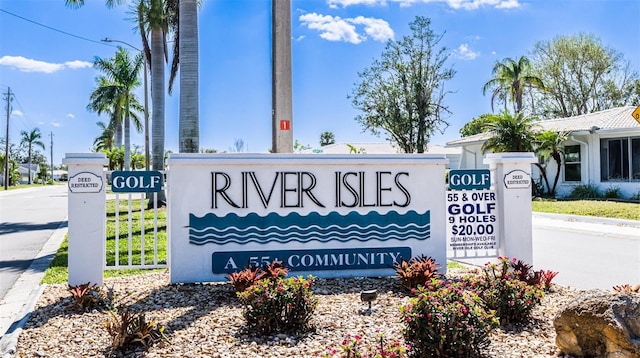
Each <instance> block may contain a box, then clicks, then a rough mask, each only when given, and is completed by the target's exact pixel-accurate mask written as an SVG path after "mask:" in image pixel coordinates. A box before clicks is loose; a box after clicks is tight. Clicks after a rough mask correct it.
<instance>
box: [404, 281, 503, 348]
mask: <svg viewBox="0 0 640 358" xmlns="http://www.w3.org/2000/svg"><path fill="white" fill-rule="evenodd" d="M414 293H416V294H417V296H415V297H412V298H410V299H409V303H408V304H407V305H404V306H401V307H400V316H401V319H402V321H403V322H404V323H405V328H404V329H403V335H404V339H405V342H407V345H408V346H409V347H411V354H412V355H414V356H417V357H426V356H428V357H474V356H479V355H480V351H481V350H482V349H483V348H485V347H486V346H488V345H489V343H490V340H489V332H490V331H491V329H492V328H494V327H495V326H496V325H497V324H498V321H497V320H496V319H495V317H494V316H493V315H492V314H491V313H490V312H487V311H486V310H485V309H484V308H483V305H482V302H481V300H480V297H479V296H478V295H476V294H475V293H474V292H473V291H472V290H466V289H465V285H464V283H452V282H449V281H447V282H444V281H441V280H432V281H431V284H430V285H427V287H418V289H417V290H414Z"/></svg>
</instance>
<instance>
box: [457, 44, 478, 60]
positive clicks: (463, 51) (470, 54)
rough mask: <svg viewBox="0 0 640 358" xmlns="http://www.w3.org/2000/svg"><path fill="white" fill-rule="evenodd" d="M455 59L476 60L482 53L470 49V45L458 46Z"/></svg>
mask: <svg viewBox="0 0 640 358" xmlns="http://www.w3.org/2000/svg"><path fill="white" fill-rule="evenodd" d="M453 53H454V55H455V57H457V58H459V59H462V60H474V59H475V58H477V57H478V56H480V52H475V51H473V50H471V49H470V48H469V45H467V44H462V45H460V46H458V48H457V49H455V50H454V51H453Z"/></svg>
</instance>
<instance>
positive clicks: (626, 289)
mask: <svg viewBox="0 0 640 358" xmlns="http://www.w3.org/2000/svg"><path fill="white" fill-rule="evenodd" d="M613 290H614V291H615V292H618V293H632V292H635V293H640V285H635V286H634V287H631V285H630V284H628V283H627V284H624V285H620V286H613Z"/></svg>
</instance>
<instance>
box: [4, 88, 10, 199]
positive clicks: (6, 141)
mask: <svg viewBox="0 0 640 358" xmlns="http://www.w3.org/2000/svg"><path fill="white" fill-rule="evenodd" d="M5 99H6V100H7V135H6V136H5V137H4V190H5V191H6V190H7V189H8V186H9V116H10V115H11V87H7V98H5Z"/></svg>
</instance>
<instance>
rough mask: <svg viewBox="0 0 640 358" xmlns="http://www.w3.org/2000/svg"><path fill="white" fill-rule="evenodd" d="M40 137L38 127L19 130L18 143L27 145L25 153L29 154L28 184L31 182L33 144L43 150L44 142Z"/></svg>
mask: <svg viewBox="0 0 640 358" xmlns="http://www.w3.org/2000/svg"><path fill="white" fill-rule="evenodd" d="M40 138H42V134H41V133H40V129H38V128H34V129H32V130H31V132H27V131H21V132H20V144H21V145H24V144H26V145H27V153H28V156H29V159H28V160H29V172H28V173H29V181H28V183H29V184H31V150H32V149H33V146H34V145H37V146H38V147H40V148H42V150H44V143H42V141H41V140H40Z"/></svg>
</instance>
